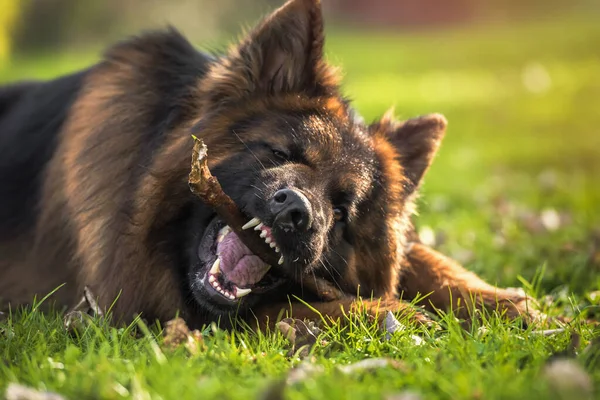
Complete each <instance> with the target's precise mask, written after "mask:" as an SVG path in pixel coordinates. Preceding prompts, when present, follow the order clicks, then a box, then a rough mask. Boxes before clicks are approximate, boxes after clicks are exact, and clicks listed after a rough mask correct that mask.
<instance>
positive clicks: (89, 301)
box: [63, 286, 104, 333]
mask: <svg viewBox="0 0 600 400" xmlns="http://www.w3.org/2000/svg"><path fill="white" fill-rule="evenodd" d="M95 297H96V296H94V295H93V293H92V291H91V290H90V288H89V287H87V286H85V287H84V288H83V296H82V298H81V300H79V303H77V305H76V306H75V307H73V308H72V309H71V311H69V312H68V313H66V314H65V316H64V318H63V325H64V327H65V329H66V330H67V331H68V332H69V333H75V332H76V331H81V330H83V329H84V328H85V326H86V325H87V323H88V322H89V321H90V319H91V317H104V312H103V311H102V309H101V308H100V306H99V305H98V303H97V302H96V299H95Z"/></svg>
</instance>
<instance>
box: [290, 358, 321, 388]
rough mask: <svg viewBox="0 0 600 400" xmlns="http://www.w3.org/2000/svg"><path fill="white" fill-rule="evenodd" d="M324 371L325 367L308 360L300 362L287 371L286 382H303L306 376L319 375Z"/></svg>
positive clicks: (293, 383) (292, 383)
mask: <svg viewBox="0 0 600 400" xmlns="http://www.w3.org/2000/svg"><path fill="white" fill-rule="evenodd" d="M323 372H325V368H324V367H323V366H322V365H319V364H313V363H309V362H306V361H305V362H302V363H301V364H300V365H298V366H297V367H296V368H292V369H291V370H290V372H289V373H288V376H287V379H286V384H287V385H295V384H296V383H299V382H303V381H305V380H307V379H308V378H310V377H312V376H314V375H319V374H322V373H323Z"/></svg>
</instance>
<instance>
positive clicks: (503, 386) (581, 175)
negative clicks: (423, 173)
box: [0, 17, 600, 399]
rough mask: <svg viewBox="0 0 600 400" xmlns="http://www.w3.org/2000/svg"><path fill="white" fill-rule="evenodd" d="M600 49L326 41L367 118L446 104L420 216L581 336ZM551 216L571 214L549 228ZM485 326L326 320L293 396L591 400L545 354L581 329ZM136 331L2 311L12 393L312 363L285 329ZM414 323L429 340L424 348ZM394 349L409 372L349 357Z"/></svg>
mask: <svg viewBox="0 0 600 400" xmlns="http://www.w3.org/2000/svg"><path fill="white" fill-rule="evenodd" d="M598 49H600V28H598V25H597V21H596V20H594V18H592V17H590V18H585V17H579V18H572V17H569V18H565V19H564V20H562V21H546V22H538V23H529V24H522V25H519V26H515V27H512V28H510V29H509V28H506V27H504V28H497V27H495V28H487V29H483V28H472V29H464V30H453V31H439V32H434V33H427V34H425V33H422V34H412V35H408V34H405V35H398V34H385V33H371V34H362V33H360V34H359V33H341V32H338V33H333V32H332V36H330V41H329V47H328V51H329V56H330V59H332V60H333V61H334V62H336V63H339V64H342V65H343V67H344V71H345V74H346V80H345V82H346V93H347V94H348V95H349V96H351V97H352V98H354V99H356V105H357V106H358V108H359V110H360V111H361V112H362V113H363V114H364V115H365V117H366V118H367V119H374V118H375V117H376V116H377V115H380V114H382V113H383V112H384V111H385V110H386V109H387V108H388V107H389V106H391V105H395V106H396V113H397V114H398V115H399V116H400V117H410V116H414V115H417V114H423V113H428V112H442V113H444V114H445V115H446V116H447V118H448V120H449V122H450V125H449V130H448V135H447V137H446V139H445V142H444V144H443V146H442V150H441V152H440V154H439V157H438V158H437V159H436V161H435V163H434V165H433V167H432V169H431V170H430V172H429V174H428V176H427V180H426V183H425V186H424V188H423V195H422V198H421V199H420V216H419V218H418V222H419V226H420V227H422V228H423V227H430V228H432V229H433V230H434V231H435V232H436V243H435V247H436V248H438V249H439V250H441V251H443V252H445V253H447V254H448V255H450V256H453V257H455V258H456V259H458V260H460V261H461V262H463V263H464V264H465V265H466V266H467V267H468V268H469V269H472V270H473V271H476V272H477V273H479V274H481V275H482V276H483V277H484V278H485V279H487V280H488V281H490V282H492V283H497V284H500V285H503V286H519V285H522V284H525V286H526V288H527V290H528V291H529V293H531V294H533V295H535V296H536V297H537V298H538V299H540V300H541V301H542V303H543V304H544V307H546V311H547V312H548V313H549V314H552V315H557V314H564V315H567V316H570V317H574V318H575V322H574V323H573V326H572V330H573V331H574V332H576V333H578V334H579V335H580V336H581V348H583V346H585V345H587V343H588V342H589V341H590V340H591V339H592V338H593V337H597V336H598V330H597V328H594V327H592V326H589V325H586V324H583V320H584V319H597V318H598V315H599V314H600V313H599V312H598V307H600V293H598V291H599V290H600V211H599V204H600V132H598V129H599V128H598V127H600V79H599V78H598V72H599V71H600V55H599V53H598ZM94 58H95V56H94V55H85V56H82V55H80V54H77V55H68V54H67V55H61V56H57V57H38V58H34V59H31V58H30V59H21V60H19V62H18V63H16V64H15V65H13V66H10V67H6V68H4V69H0V81H8V80H12V79H17V78H21V77H40V78H47V77H51V76H55V75H57V74H60V73H64V72H68V71H71V70H73V69H75V68H78V67H83V66H85V65H87V64H88V63H89V62H91V61H92V60H94ZM527 76H529V78H527ZM526 82H529V86H530V87H533V88H534V89H535V88H536V87H537V88H538V89H539V90H538V91H535V90H534V91H531V90H530V89H528V88H527V87H528V86H527V84H526ZM531 82H533V83H531ZM536 82H537V83H536ZM536 85H537V86H536ZM544 211H546V215H550V216H552V215H553V213H558V214H560V215H562V216H563V220H564V221H563V222H562V223H561V224H559V226H558V227H556V229H550V230H549V229H546V228H544V225H543V224H542V223H541V222H542V221H541V220H540V215H541V214H542V212H544ZM529 282H531V284H529ZM482 324H483V327H484V328H485V329H478V328H479V327H478V326H474V327H472V328H470V329H467V330H463V329H461V328H460V327H459V325H458V323H457V322H456V321H455V320H454V319H452V318H451V317H449V316H447V317H445V318H444V321H443V324H442V325H443V327H444V329H443V330H442V331H441V332H430V331H427V330H421V331H418V330H417V329H416V328H409V329H408V330H407V331H405V332H402V333H399V334H396V335H395V336H394V337H393V338H392V340H390V341H385V340H384V337H383V334H382V333H381V332H379V331H378V330H377V329H376V327H375V326H373V325H372V324H370V323H368V322H367V321H366V320H364V319H359V320H358V322H357V323H356V324H354V325H351V326H350V327H349V328H346V329H341V328H339V327H336V326H333V327H330V328H329V329H325V331H324V333H323V336H322V337H321V338H320V339H322V340H320V341H319V343H318V344H317V345H316V346H315V347H314V349H313V353H312V355H311V357H310V358H309V361H310V362H314V363H316V364H320V365H322V366H324V372H322V373H320V374H317V375H316V376H314V377H312V378H309V379H308V380H306V381H304V382H302V383H300V384H297V385H295V386H291V387H289V388H287V389H286V391H285V397H286V398H289V399H300V398H315V399H329V398H357V399H360V398H364V399H373V398H383V397H385V396H386V395H388V394H393V393H398V392H401V391H403V390H410V391H413V392H416V393H420V394H421V395H422V396H423V397H424V398H434V399H436V398H439V399H460V398H472V399H483V398H485V399H506V398H514V399H517V398H519V399H521V398H526V399H537V398H539V399H545V398H583V397H578V396H576V395H564V394H563V393H562V392H560V391H559V390H557V389H556V387H554V386H552V385H551V384H552V383H554V382H556V381H557V380H556V379H554V378H552V379H550V378H547V377H546V376H545V375H544V365H545V364H546V362H547V361H548V359H549V357H550V356H551V355H552V354H554V353H556V352H559V351H563V350H565V349H566V348H567V346H568V344H569V341H570V338H569V337H570V334H569V333H568V332H565V333H561V334H557V335H554V336H551V337H543V336H540V335H534V334H532V333H531V332H530V331H525V332H523V331H520V330H518V329H517V328H516V327H515V326H514V325H512V324H509V323H506V322H503V321H501V320H500V319H498V318H495V317H494V318H489V319H486V320H485V321H484V322H483V323H482ZM135 331H136V330H135V329H133V327H132V328H130V329H120V330H119V329H115V328H111V327H109V326H106V325H105V324H104V323H103V322H102V321H96V322H95V323H94V324H92V325H91V326H89V327H88V328H87V329H86V330H85V332H84V333H82V334H81V335H80V336H79V337H70V336H68V335H67V334H66V333H65V332H64V330H63V329H62V324H61V320H60V315H56V314H50V315H43V314H41V313H39V312H38V311H31V310H27V311H24V312H23V311H19V312H15V313H14V314H13V315H10V316H8V318H7V320H5V321H4V322H0V393H2V392H3V391H4V388H5V387H6V386H7V384H8V383H9V382H19V383H21V384H24V385H28V386H31V387H34V388H38V389H48V390H53V391H56V392H59V393H62V394H64V395H65V396H67V397H69V398H73V399H78V398H99V399H100V398H102V399H105V398H106V399H116V398H122V397H125V398H135V399H145V398H162V399H177V398H190V399H193V398H240V399H241V398H248V397H251V398H255V397H256V396H259V395H261V394H262V393H264V390H265V389H266V388H267V387H269V386H270V385H273V383H274V382H277V381H278V380H279V379H282V378H283V377H284V376H285V375H286V374H287V372H288V371H289V369H290V368H291V367H294V366H296V365H298V364H299V363H300V360H299V359H298V358H297V357H291V358H290V357H287V356H286V353H287V351H288V348H287V343H286V341H285V340H284V338H283V337H282V335H281V334H278V333H274V334H269V335H266V336H262V335H258V336H257V335H253V334H249V333H227V332H223V331H219V330H215V329H212V328H211V327H208V328H207V329H206V331H205V332H204V333H205V341H206V345H207V348H206V350H205V351H201V352H199V353H197V354H195V355H191V354H189V353H188V352H187V351H186V350H185V349H184V348H180V349H178V350H176V351H174V352H172V351H168V350H166V349H163V350H157V347H156V343H158V345H159V346H160V345H161V341H162V337H161V335H160V333H159V329H154V328H153V329H152V332H153V333H152V334H149V335H143V336H142V337H140V336H139V334H136V333H135ZM411 333H418V334H419V335H421V336H422V337H423V338H424V343H423V344H422V345H421V346H416V345H414V344H413V342H412V340H411V336H410V334H411ZM581 348H579V351H578V352H577V355H576V362H579V363H580V364H581V365H584V366H585V368H587V369H588V371H589V373H590V374H591V377H592V379H593V382H594V385H595V387H596V389H597V390H600V368H598V366H599V365H598V363H596V364H594V363H593V362H591V363H590V362H589V361H590V356H589V355H588V356H584V355H582V354H583V353H582V351H581ZM163 355H164V357H166V361H165V359H164V358H163ZM380 356H387V357H391V358H394V359H397V360H401V361H402V362H403V364H404V368H403V369H400V370H397V369H393V368H384V369H381V370H378V371H376V372H375V373H355V374H352V375H344V374H342V373H340V372H339V370H338V369H337V366H339V365H344V364H347V363H350V362H353V361H357V360H360V359H363V358H366V357H380ZM586 360H587V362H586ZM561 396H566V397H561ZM569 396H571V397H569ZM271 398H278V397H277V396H274V397H271Z"/></svg>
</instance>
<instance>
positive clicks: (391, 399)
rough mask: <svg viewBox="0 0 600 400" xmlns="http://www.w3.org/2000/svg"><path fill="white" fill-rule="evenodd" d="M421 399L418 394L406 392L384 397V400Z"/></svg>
mask: <svg viewBox="0 0 600 400" xmlns="http://www.w3.org/2000/svg"><path fill="white" fill-rule="evenodd" d="M422 398H423V397H421V395H420V394H418V393H415V392H411V391H408V390H407V391H404V392H400V393H395V394H391V395H389V396H386V397H385V400H421V399H422Z"/></svg>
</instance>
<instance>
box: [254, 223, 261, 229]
mask: <svg viewBox="0 0 600 400" xmlns="http://www.w3.org/2000/svg"><path fill="white" fill-rule="evenodd" d="M262 227H263V224H262V223H260V224H258V225H256V227H255V228H254V230H255V231H260V230H261V229H262Z"/></svg>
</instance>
